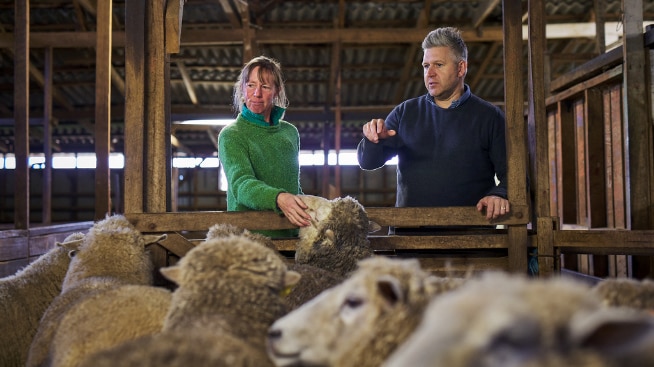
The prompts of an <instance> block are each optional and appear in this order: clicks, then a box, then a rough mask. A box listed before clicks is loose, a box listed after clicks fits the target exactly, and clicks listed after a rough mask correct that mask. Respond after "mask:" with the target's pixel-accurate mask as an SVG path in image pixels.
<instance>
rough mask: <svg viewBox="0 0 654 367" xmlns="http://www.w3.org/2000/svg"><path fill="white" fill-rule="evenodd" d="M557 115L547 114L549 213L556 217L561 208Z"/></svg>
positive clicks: (554, 113) (553, 113)
mask: <svg viewBox="0 0 654 367" xmlns="http://www.w3.org/2000/svg"><path fill="white" fill-rule="evenodd" d="M556 117H557V115H556V112H554V111H553V112H550V113H548V114H547V141H548V142H549V144H547V158H548V159H547V165H548V173H549V176H548V178H549V182H548V184H549V194H550V197H549V200H550V211H549V215H548V216H550V217H556V216H558V215H559V214H558V208H559V199H558V198H559V191H558V181H557V177H558V171H557V169H558V164H557V162H558V160H557V150H558V149H557V146H558V144H556V143H557V136H558V134H557V127H558V124H557V118H556ZM537 216H545V214H542V215H538V214H537Z"/></svg>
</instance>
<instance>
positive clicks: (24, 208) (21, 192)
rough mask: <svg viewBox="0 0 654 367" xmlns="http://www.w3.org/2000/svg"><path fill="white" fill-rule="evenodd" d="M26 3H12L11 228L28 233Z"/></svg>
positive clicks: (27, 3) (27, 18) (20, 0)
mask: <svg viewBox="0 0 654 367" xmlns="http://www.w3.org/2000/svg"><path fill="white" fill-rule="evenodd" d="M29 8H30V2H29V0H17V1H15V2H14V50H15V54H14V120H15V124H16V127H15V129H14V134H15V139H14V141H15V148H14V152H15V157H16V175H15V182H16V183H15V194H14V195H15V196H14V226H15V228H16V229H27V228H29V226H30V192H29V191H30V190H29V188H30V184H29V182H30V181H29V163H28V157H29V154H30V146H29V90H30V89H29V81H30V80H29V60H30V56H29V50H30V44H29V36H30V30H29V24H30V12H29Z"/></svg>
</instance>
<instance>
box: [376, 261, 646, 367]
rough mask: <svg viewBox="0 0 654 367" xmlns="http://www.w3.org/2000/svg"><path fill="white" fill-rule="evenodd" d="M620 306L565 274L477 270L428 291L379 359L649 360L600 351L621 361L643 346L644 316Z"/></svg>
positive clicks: (390, 363) (444, 362)
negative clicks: (408, 326)
mask: <svg viewBox="0 0 654 367" xmlns="http://www.w3.org/2000/svg"><path fill="white" fill-rule="evenodd" d="M481 310H483V312H480V311H481ZM624 311H625V310H624V309H623V310H618V309H617V308H614V309H610V308H606V307H602V305H601V302H600V300H599V299H598V298H596V297H594V296H593V295H592V294H591V292H589V289H588V287H587V285H585V284H582V283H579V282H575V281H574V280H572V279H566V278H548V279H534V278H526V277H523V276H518V275H515V274H513V275H511V274H502V273H497V274H496V273H492V274H485V275H484V276H483V277H481V278H480V279H471V280H468V281H467V282H466V283H465V284H464V285H462V286H461V287H460V288H458V289H457V290H455V291H453V292H449V293H447V294H444V295H442V296H440V297H437V298H434V299H433V300H432V301H431V303H430V304H429V306H428V307H427V309H426V310H425V312H424V315H423V319H422V321H421V324H420V325H419V326H418V327H417V328H416V331H415V333H414V334H413V335H411V337H410V338H408V339H407V341H406V343H405V344H403V345H402V346H401V347H400V348H398V350H397V351H396V352H395V353H394V354H393V355H392V356H391V357H390V358H389V359H388V360H387V361H386V363H385V364H384V366H385V367H399V366H452V367H463V366H484V367H493V366H498V367H499V366H582V365H583V366H591V365H592V366H609V365H611V366H613V365H615V366H627V365H634V366H635V365H649V364H651V362H652V360H651V359H650V360H649V363H648V362H645V360H642V359H641V360H640V361H639V363H637V364H629V363H627V364H625V363H615V364H614V363H607V361H608V359H605V356H603V355H612V357H611V358H615V357H618V359H613V361H618V360H620V361H624V360H622V359H620V358H622V357H624V356H626V355H627V354H628V352H627V351H631V352H634V351H637V350H639V349H640V350H641V351H642V350H643V348H642V347H643V346H644V345H646V344H644V343H643V341H646V340H648V339H649V346H648V348H649V350H651V347H652V344H651V342H652V335H653V332H654V323H653V322H652V321H653V320H652V319H651V316H645V314H644V313H643V314H641V315H637V314H635V313H634V312H626V313H625V312H624ZM647 317H649V318H650V320H649V321H647ZM641 356H642V354H641ZM651 356H652V355H651V354H650V358H651Z"/></svg>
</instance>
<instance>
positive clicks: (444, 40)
mask: <svg viewBox="0 0 654 367" xmlns="http://www.w3.org/2000/svg"><path fill="white" fill-rule="evenodd" d="M432 47H448V48H449V49H450V50H452V51H453V52H454V54H455V55H456V57H457V60H459V61H460V60H465V61H468V47H467V46H466V43H465V42H464V41H463V38H462V37H461V32H460V31H459V30H458V29H457V28H454V27H443V28H437V29H434V30H433V31H431V32H429V34H428V35H427V37H425V39H424V40H423V41H422V50H423V51H424V50H426V49H428V48H432Z"/></svg>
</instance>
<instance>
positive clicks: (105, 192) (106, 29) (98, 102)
mask: <svg viewBox="0 0 654 367" xmlns="http://www.w3.org/2000/svg"><path fill="white" fill-rule="evenodd" d="M111 13H112V2H111V1H100V2H99V3H98V8H97V17H96V18H97V35H98V39H97V43H96V48H95V55H96V56H95V57H96V60H95V82H96V85H95V137H94V139H95V156H96V162H97V163H96V167H95V220H102V219H104V218H105V217H106V216H107V215H108V214H110V213H111V180H110V176H109V152H110V139H111V109H110V107H111Z"/></svg>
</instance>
